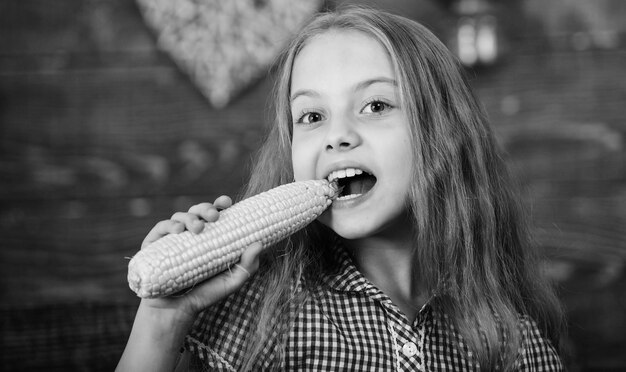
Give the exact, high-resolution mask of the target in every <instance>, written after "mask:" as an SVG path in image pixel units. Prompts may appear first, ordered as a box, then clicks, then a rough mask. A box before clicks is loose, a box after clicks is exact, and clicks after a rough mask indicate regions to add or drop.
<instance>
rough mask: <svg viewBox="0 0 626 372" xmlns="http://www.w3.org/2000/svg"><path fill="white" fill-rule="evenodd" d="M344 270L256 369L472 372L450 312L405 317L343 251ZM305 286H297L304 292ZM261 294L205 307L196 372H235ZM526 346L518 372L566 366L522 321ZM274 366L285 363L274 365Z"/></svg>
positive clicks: (250, 287) (192, 342)
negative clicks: (281, 357)
mask: <svg viewBox="0 0 626 372" xmlns="http://www.w3.org/2000/svg"><path fill="white" fill-rule="evenodd" d="M337 256H338V257H337V258H338V259H339V262H340V270H339V272H338V273H335V274H333V275H324V276H323V277H322V281H321V282H322V284H321V285H319V286H317V287H316V288H311V289H308V293H309V294H310V295H309V296H308V298H307V300H306V301H305V303H304V305H303V306H302V307H300V308H299V309H298V311H297V313H296V314H295V318H294V319H295V321H294V323H293V325H292V328H291V329H290V330H289V333H288V337H287V339H286V344H285V345H284V347H285V349H284V350H285V352H284V360H283V361H282V362H277V360H276V359H277V358H276V352H275V350H277V348H280V347H282V345H280V344H281V343H280V341H279V340H278V336H276V337H271V338H270V341H269V342H268V343H267V344H266V345H265V346H264V353H263V356H262V357H261V358H260V359H259V360H257V361H255V362H256V365H255V367H254V369H253V370H255V371H265V370H275V369H279V370H287V371H474V370H478V365H477V363H476V362H475V361H474V360H473V359H472V356H471V352H469V350H468V349H467V348H466V346H465V344H464V343H463V340H462V338H461V336H460V335H459V334H458V333H456V332H451V331H450V330H449V329H448V328H447V326H445V325H444V324H445V323H444V322H445V320H446V315H445V314H441V313H439V312H437V311H435V310H434V308H433V307H431V306H429V305H428V304H427V305H425V306H424V307H423V308H422V309H421V310H420V312H419V313H418V316H417V317H416V319H415V320H414V321H412V322H410V321H408V320H407V318H406V316H405V315H404V314H403V313H402V312H401V311H400V309H399V308H398V307H397V306H396V305H394V304H393V303H392V302H391V300H390V299H389V297H388V296H386V295H385V294H384V293H382V292H381V291H380V290H379V289H377V288H376V287H375V286H374V285H372V284H371V283H370V282H369V281H368V280H367V279H366V278H365V277H364V276H363V275H362V274H361V273H360V272H359V271H358V270H357V269H356V267H355V266H354V264H353V263H352V260H351V259H350V257H349V256H348V254H347V253H346V252H345V251H343V250H342V249H339V250H338V253H337ZM302 288H303V285H302V283H298V284H297V290H298V291H302ZM260 297H261V296H260V295H259V291H258V282H257V281H255V280H254V279H252V280H250V281H249V282H248V283H247V284H246V285H245V286H244V287H243V288H242V289H241V290H240V291H239V292H237V293H235V294H233V295H231V296H230V297H228V298H227V299H226V300H225V301H223V302H221V303H220V304H217V305H215V306H213V307H211V308H210V309H208V310H206V311H205V312H204V313H202V315H201V316H200V317H199V318H198V319H197V321H196V323H195V325H194V328H193V329H192V331H191V333H190V334H189V335H188V336H187V339H186V345H185V347H186V348H187V350H189V351H190V352H191V353H192V358H193V359H192V363H191V364H192V368H191V369H192V370H199V371H203V370H210V371H238V370H240V369H241V366H242V362H243V360H244V357H245V352H246V349H245V337H246V335H247V334H249V332H250V327H251V319H252V318H253V317H254V316H255V315H256V313H257V309H258V307H259V302H260V300H261V298H260ZM521 326H522V335H523V345H522V349H521V350H520V355H519V358H518V362H517V368H516V370H518V371H537V372H538V371H562V370H563V367H562V364H561V361H560V359H559V357H558V355H557V353H556V351H555V349H554V348H553V347H552V345H551V344H550V342H549V341H548V340H546V339H545V338H543V337H542V336H541V335H540V333H539V330H538V328H537V326H536V324H535V323H534V322H533V321H532V320H529V319H527V318H524V319H523V320H522V324H521ZM276 363H281V364H279V365H278V366H276Z"/></svg>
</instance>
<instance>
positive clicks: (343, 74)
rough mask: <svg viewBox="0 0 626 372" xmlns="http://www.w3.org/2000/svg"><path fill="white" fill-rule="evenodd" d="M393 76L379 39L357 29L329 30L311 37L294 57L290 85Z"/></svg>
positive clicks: (294, 86)
mask: <svg viewBox="0 0 626 372" xmlns="http://www.w3.org/2000/svg"><path fill="white" fill-rule="evenodd" d="M372 76H376V77H386V78H389V79H393V78H394V77H395V74H394V70H393V67H392V63H391V58H390V57H389V54H388V53H387V51H386V50H385V48H384V47H383V46H382V45H381V43H380V42H378V40H376V39H374V38H373V37H371V36H369V35H367V34H364V33H362V32H358V31H345V30H331V31H326V32H325V33H323V34H320V35H317V36H314V37H313V38H311V39H310V40H309V41H308V42H307V43H306V44H305V46H304V47H303V48H302V50H301V51H300V53H298V55H297V56H296V58H295V60H294V65H293V70H292V76H291V87H292V89H294V88H298V87H302V86H307V87H308V86H315V85H324V84H327V83H328V82H329V81H332V82H334V83H335V82H337V81H344V82H346V83H350V82H351V81H350V80H354V81H355V82H358V81H359V80H363V79H369V78H371V77H372Z"/></svg>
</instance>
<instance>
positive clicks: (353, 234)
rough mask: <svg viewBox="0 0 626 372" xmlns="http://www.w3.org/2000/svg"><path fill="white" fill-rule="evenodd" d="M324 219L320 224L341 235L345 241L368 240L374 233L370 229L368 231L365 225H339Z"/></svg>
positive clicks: (321, 219)
mask: <svg viewBox="0 0 626 372" xmlns="http://www.w3.org/2000/svg"><path fill="white" fill-rule="evenodd" d="M323 217H324V216H323ZM323 217H322V218H320V222H321V223H322V224H323V225H324V226H326V227H328V228H330V229H331V230H333V231H334V232H335V234H337V235H339V236H340V237H342V238H344V239H348V240H355V239H362V238H367V237H368V236H370V235H371V234H372V231H371V230H370V229H367V228H366V226H364V225H363V224H359V223H356V224H354V223H350V224H346V223H337V222H334V221H332V220H330V219H329V218H323Z"/></svg>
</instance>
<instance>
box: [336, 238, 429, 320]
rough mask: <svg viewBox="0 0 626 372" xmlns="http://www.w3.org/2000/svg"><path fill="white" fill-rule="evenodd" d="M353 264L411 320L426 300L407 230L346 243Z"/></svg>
mask: <svg viewBox="0 0 626 372" xmlns="http://www.w3.org/2000/svg"><path fill="white" fill-rule="evenodd" d="M345 244H346V246H347V247H348V249H349V250H350V251H351V252H352V256H353V257H354V261H355V265H356V267H357V268H358V269H359V271H360V272H361V273H362V274H363V276H365V277H366V278H367V279H368V280H369V281H370V282H372V283H373V284H374V285H375V286H376V287H378V288H379V289H380V290H381V291H383V293H385V294H386V295H387V296H389V298H390V299H391V301H392V302H393V303H394V304H395V305H396V306H398V307H399V308H400V310H401V311H402V312H403V313H404V314H405V316H406V317H407V319H409V320H413V319H414V318H415V317H416V316H417V313H418V311H419V309H420V308H421V307H422V305H423V304H424V303H425V301H426V299H425V298H424V295H425V291H424V290H423V288H422V286H421V284H420V281H419V280H418V279H417V278H419V275H418V273H417V272H416V271H415V270H416V269H415V267H414V265H413V262H414V261H413V255H414V253H413V252H414V243H413V238H412V234H411V231H410V229H402V231H398V230H397V229H394V231H390V232H387V233H386V234H378V235H374V236H370V237H367V238H364V239H355V240H349V241H346V242H345Z"/></svg>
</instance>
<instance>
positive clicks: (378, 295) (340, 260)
mask: <svg viewBox="0 0 626 372" xmlns="http://www.w3.org/2000/svg"><path fill="white" fill-rule="evenodd" d="M332 255H333V260H334V261H335V262H336V263H337V268H336V270H333V271H331V272H327V273H324V274H322V277H321V279H322V281H323V282H324V283H325V284H326V285H327V286H328V288H330V289H332V290H335V291H338V292H352V293H360V294H361V295H363V296H367V297H369V298H371V299H373V300H375V301H378V302H379V303H381V304H382V305H383V306H384V307H385V308H386V309H387V310H388V311H391V312H392V313H394V315H396V316H399V317H400V318H403V317H405V315H404V313H403V312H402V311H401V310H400V309H399V308H398V307H397V305H395V304H394V303H393V302H392V301H391V299H390V298H389V296H387V295H386V294H385V293H383V292H382V291H381V290H380V289H379V288H377V287H376V286H375V285H374V284H372V282H370V281H369V280H368V279H367V278H366V277H365V276H363V274H362V273H361V272H360V271H359V270H358V269H357V267H356V265H355V263H354V260H353V258H352V256H351V254H350V252H349V251H348V249H347V248H346V246H345V245H344V244H343V243H342V242H341V241H340V240H339V239H338V238H337V239H336V240H335V241H334V242H333V247H332ZM434 297H435V296H432V297H431V298H429V300H428V301H426V303H425V304H424V305H423V306H422V308H421V309H420V311H419V313H418V316H417V318H416V319H415V320H414V322H413V323H414V325H417V323H420V322H421V321H423V319H424V317H425V316H426V315H427V313H428V311H429V310H430V309H431V306H430V303H431V301H432V299H433V298H434Z"/></svg>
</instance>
